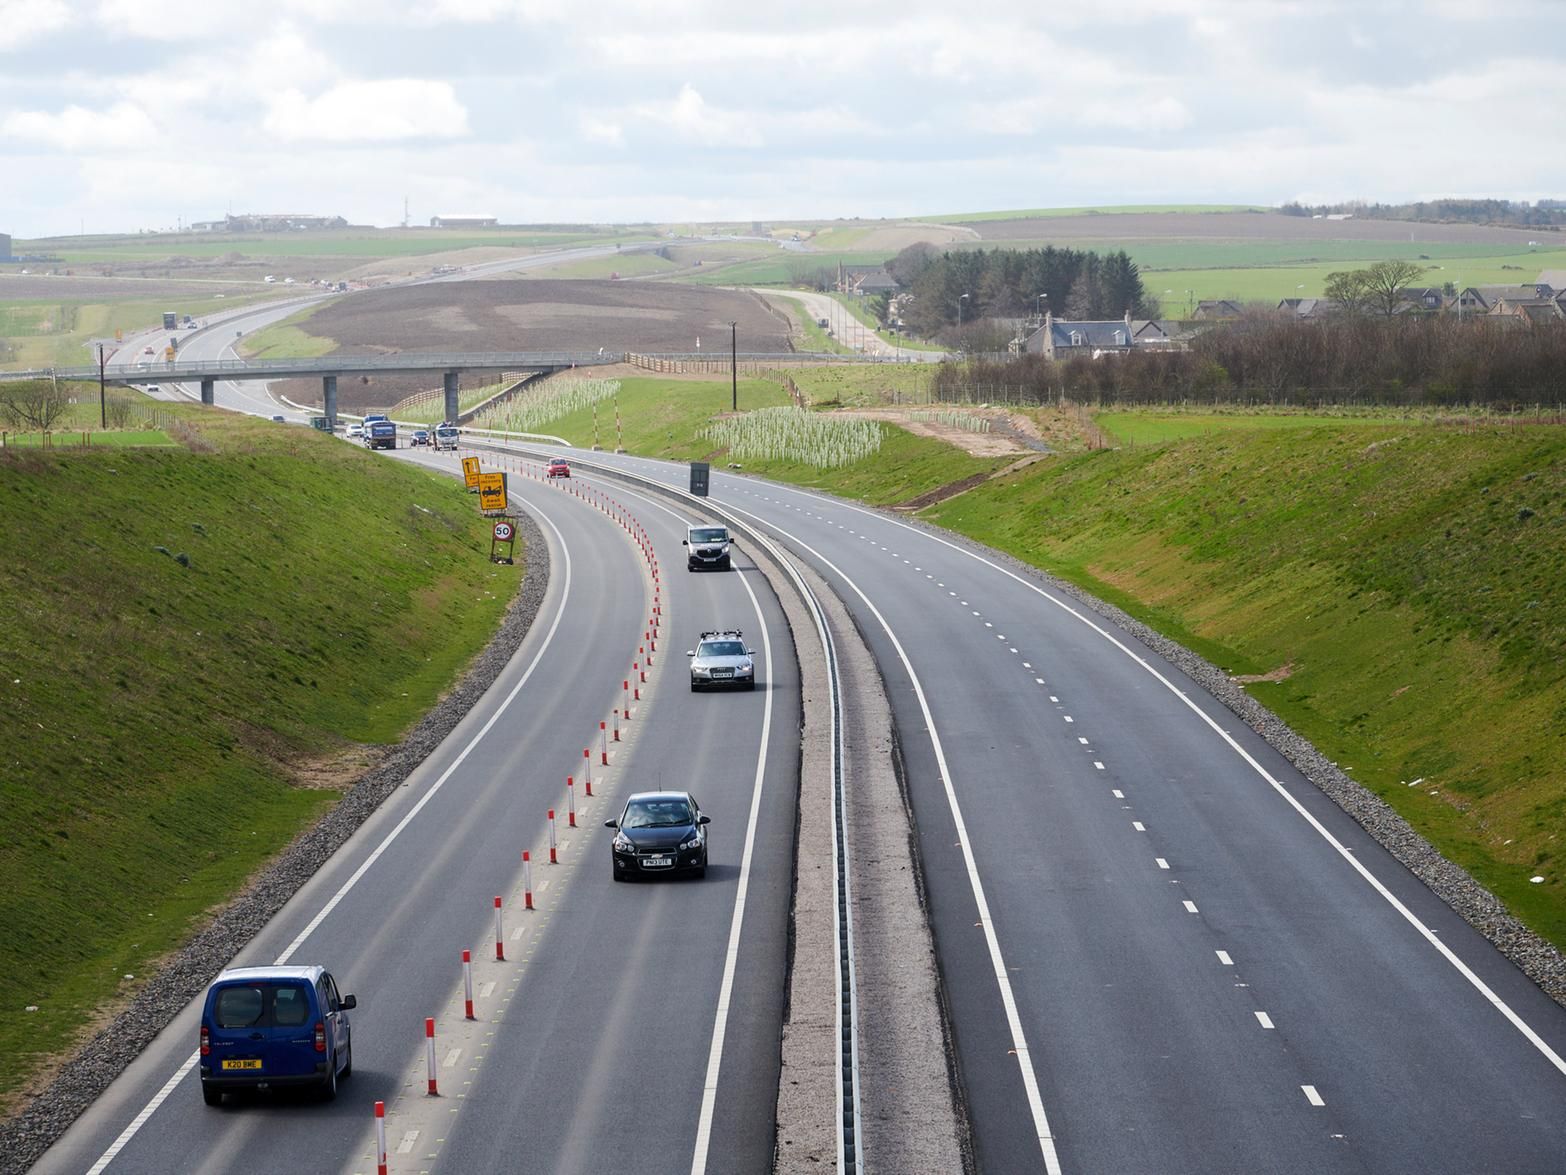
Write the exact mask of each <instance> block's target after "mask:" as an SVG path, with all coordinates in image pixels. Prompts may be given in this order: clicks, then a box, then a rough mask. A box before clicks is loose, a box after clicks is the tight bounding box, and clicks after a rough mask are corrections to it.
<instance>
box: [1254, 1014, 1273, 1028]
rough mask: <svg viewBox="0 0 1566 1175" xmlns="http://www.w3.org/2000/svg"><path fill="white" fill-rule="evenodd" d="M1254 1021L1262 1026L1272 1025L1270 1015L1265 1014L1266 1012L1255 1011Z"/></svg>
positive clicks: (1268, 1026) (1269, 1026)
mask: <svg viewBox="0 0 1566 1175" xmlns="http://www.w3.org/2000/svg"><path fill="white" fill-rule="evenodd" d="M1256 1023H1258V1024H1260V1025H1261V1026H1262V1027H1263V1028H1271V1027H1272V1017H1271V1016H1269V1015H1267V1013H1266V1012H1257V1013H1256Z"/></svg>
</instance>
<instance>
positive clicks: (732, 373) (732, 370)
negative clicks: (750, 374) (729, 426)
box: [729, 319, 739, 412]
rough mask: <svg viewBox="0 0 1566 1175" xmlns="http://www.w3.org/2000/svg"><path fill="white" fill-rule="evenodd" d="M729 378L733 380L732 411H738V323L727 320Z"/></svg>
mask: <svg viewBox="0 0 1566 1175" xmlns="http://www.w3.org/2000/svg"><path fill="white" fill-rule="evenodd" d="M729 378H730V379H731V380H732V381H733V383H732V386H733V389H734V401H733V407H734V411H736V412H738V411H739V334H738V325H737V323H736V322H735V321H734V320H733V319H730V320H729Z"/></svg>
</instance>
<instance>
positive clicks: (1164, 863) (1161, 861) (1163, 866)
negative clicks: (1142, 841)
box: [1153, 857, 1169, 869]
mask: <svg viewBox="0 0 1566 1175" xmlns="http://www.w3.org/2000/svg"><path fill="white" fill-rule="evenodd" d="M1153 860H1155V861H1157V862H1158V867H1159V868H1160V869H1167V868H1169V862H1168V861H1166V860H1164V859H1163V858H1162V857H1154V858H1153Z"/></svg>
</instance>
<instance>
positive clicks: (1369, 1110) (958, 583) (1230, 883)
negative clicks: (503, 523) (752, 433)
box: [584, 454, 1566, 1175]
mask: <svg viewBox="0 0 1566 1175" xmlns="http://www.w3.org/2000/svg"><path fill="white" fill-rule="evenodd" d="M584 458H585V455H584ZM593 459H597V460H601V461H603V463H605V464H613V465H615V466H617V467H621V468H626V469H633V470H635V471H637V472H638V473H640V474H642V475H644V476H648V477H651V478H655V479H658V480H661V481H663V482H666V483H667V484H670V485H674V486H681V485H683V484H684V482H685V480H686V471H685V469H684V468H683V467H679V466H671V465H668V464H664V463H659V462H652V461H646V460H642V459H636V458H626V457H613V456H605V457H600V456H599V455H597V454H594V455H593ZM711 501H712V502H713V503H714V504H716V505H718V506H720V507H726V508H728V509H731V510H732V511H733V512H734V514H735V516H736V517H737V518H740V519H744V520H747V521H750V522H752V523H754V524H756V525H759V526H761V527H762V528H763V529H764V530H765V531H767V532H769V533H772V534H774V535H776V536H778V537H780V538H781V539H782V540H783V541H784V543H785V544H786V545H787V546H789V547H790V548H792V549H793V551H795V552H796V553H797V554H798V555H799V556H800V557H801V558H803V559H806V560H808V561H809V562H811V563H812V564H814V565H815V566H816V567H817V568H818V569H819V570H820V571H821V572H822V574H823V575H824V576H825V577H826V578H827V579H828V581H829V582H831V583H833V584H834V585H835V586H836V587H837V589H838V590H839V592H840V593H841V594H842V595H843V597H844V598H845V600H846V601H847V602H848V606H849V608H850V610H851V611H852V612H853V613H854V615H855V616H856V618H857V620H858V623H859V625H860V627H861V629H862V630H863V631H864V633H865V634H866V636H867V638H868V639H869V642H870V644H871V647H872V649H873V651H874V652H875V654H876V656H877V658H878V660H879V662H880V665H881V667H882V672H883V674H884V675H885V677H886V680H887V686H888V692H889V694H890V696H891V699H892V706H893V716H894V720H895V722H896V725H897V729H898V732H899V736H900V743H901V752H902V755H903V758H904V762H905V767H906V771H907V786H908V790H909V796H910V801H911V804H912V808H913V812H914V817H915V820H916V823H917V836H918V846H919V850H920V853H921V856H922V859H923V868H924V872H925V882H926V886H927V892H928V899H929V904H930V912H931V918H932V921H933V926H934V932H935V938H936V945H937V951H938V955H939V960H940V966H941V970H942V974H943V977H944V981H945V984H946V988H947V998H948V999H949V1001H950V1006H951V1014H952V1019H953V1027H954V1036H955V1045H956V1058H957V1065H958V1071H959V1076H960V1080H961V1083H962V1087H963V1089H964V1092H965V1095H966V1101H967V1108H968V1112H969V1115H970V1118H971V1124H972V1129H973V1136H974V1143H975V1150H976V1157H977V1159H978V1163H979V1166H980V1167H981V1169H983V1170H985V1171H994V1172H1014V1171H1032V1170H1062V1171H1067V1172H1078V1171H1085V1172H1101V1171H1108V1172H1121V1171H1154V1170H1158V1171H1189V1172H1229V1171H1232V1172H1255V1171H1278V1172H1385V1171H1420V1172H1450V1173H1452V1175H1460V1173H1468V1172H1477V1171H1505V1172H1537V1173H1541V1175H1542V1173H1545V1172H1559V1171H1561V1170H1563V1169H1566V1063H1563V1062H1562V1059H1561V1057H1562V1055H1563V1054H1566V1011H1563V1010H1562V1009H1561V1008H1560V1007H1559V1006H1558V1005H1557V1004H1555V1003H1554V1002H1553V1001H1551V1000H1549V999H1548V998H1546V997H1545V996H1544V995H1543V994H1542V993H1541V992H1540V991H1539V990H1538V988H1537V987H1536V986H1535V985H1534V984H1533V983H1532V982H1531V981H1529V980H1528V979H1527V978H1526V977H1525V976H1524V975H1522V973H1521V972H1519V971H1517V970H1516V968H1515V967H1514V966H1513V965H1512V964H1511V963H1510V962H1508V961H1507V960H1506V959H1505V958H1504V957H1503V956H1501V955H1500V954H1499V953H1498V952H1497V951H1496V950H1495V949H1494V948H1493V947H1492V946H1491V945H1490V944H1489V943H1487V942H1486V941H1484V940H1483V939H1482V938H1481V937H1480V936H1479V935H1478V934H1477V933H1476V932H1474V931H1473V930H1472V929H1471V928H1469V927H1468V926H1467V924H1465V923H1464V922H1463V921H1462V920H1461V919H1460V918H1459V917H1458V916H1457V915H1456V914H1455V913H1453V912H1452V911H1451V910H1450V909H1449V908H1448V907H1447V906H1446V905H1445V904H1443V903H1442V902H1441V901H1440V900H1438V899H1437V898H1436V897H1435V896H1434V895H1433V894H1431V893H1430V892H1429V891H1428V890H1427V889H1426V888H1425V887H1424V886H1423V885H1422V884H1421V883H1420V882H1419V881H1417V880H1416V879H1415V878H1414V877H1413V876H1412V875H1411V874H1409V873H1408V872H1407V870H1406V869H1404V868H1403V866H1401V865H1400V864H1399V863H1398V862H1396V861H1395V860H1394V859H1393V858H1391V857H1390V856H1389V855H1388V854H1387V853H1386V852H1385V851H1384V850H1383V849H1382V848H1381V847H1380V846H1379V845H1377V844H1376V843H1375V842H1374V841H1373V840H1372V839H1371V838H1370V837H1369V835H1368V834H1366V833H1365V832H1364V830H1363V829H1361V828H1360V827H1359V826H1358V825H1357V824H1355V823H1354V822H1353V821H1352V820H1350V819H1349V818H1348V817H1347V816H1346V815H1345V814H1344V813H1343V812H1342V811H1341V810H1340V809H1338V808H1337V807H1336V806H1335V805H1334V804H1332V803H1331V802H1330V801H1329V800H1328V799H1327V798H1326V797H1325V796H1324V795H1323V794H1322V793H1321V792H1320V791H1318V790H1317V789H1316V788H1315V787H1314V786H1312V785H1311V784H1310V783H1309V782H1308V781H1307V780H1305V779H1304V778H1303V777H1302V776H1301V775H1300V774H1299V773H1298V772H1297V771H1296V770H1295V769H1294V768H1293V767H1292V766H1291V765H1290V764H1289V763H1288V762H1287V761H1285V760H1284V759H1283V758H1282V757H1281V756H1279V755H1278V754H1277V753H1275V752H1274V751H1273V750H1272V749H1271V748H1270V747H1268V746H1267V745H1266V744H1265V743H1264V742H1263V741H1262V740H1261V738H1260V737H1259V736H1257V735H1255V734H1254V733H1253V732H1252V731H1250V730H1249V729H1248V728H1247V727H1245V726H1244V725H1243V723H1241V722H1240V721H1239V720H1238V719H1237V718H1236V717H1235V716H1234V715H1233V714H1232V713H1231V712H1230V711H1228V710H1226V709H1225V708H1223V707H1222V706H1220V705H1219V704H1218V703H1217V702H1216V701H1214V700H1213V699H1212V698H1211V697H1210V696H1209V695H1207V694H1206V693H1205V692H1204V691H1203V690H1202V689H1201V688H1200V687H1199V686H1197V685H1196V684H1195V683H1194V682H1192V681H1191V680H1189V679H1188V678H1186V677H1185V676H1184V675H1183V674H1182V673H1181V672H1180V671H1179V670H1178V669H1176V668H1175V667H1174V666H1172V665H1170V664H1169V663H1167V662H1166V661H1164V660H1163V659H1161V658H1160V657H1158V656H1157V655H1155V654H1154V653H1152V652H1151V651H1150V650H1148V649H1146V648H1144V647H1142V646H1141V645H1139V644H1138V643H1137V642H1136V641H1135V640H1133V639H1132V638H1130V637H1129V636H1128V635H1126V634H1125V633H1123V632H1120V631H1118V630H1116V629H1114V628H1112V627H1110V626H1109V625H1108V624H1107V622H1105V621H1103V620H1102V619H1100V618H1099V617H1097V616H1096V615H1094V614H1092V613H1090V612H1087V611H1085V610H1084V609H1082V608H1081V607H1080V606H1079V605H1077V604H1075V603H1074V602H1073V601H1071V600H1070V599H1069V598H1067V597H1064V596H1060V595H1057V594H1055V593H1053V592H1051V591H1050V590H1048V589H1046V588H1044V587H1043V586H1041V585H1040V584H1039V583H1037V582H1036V581H1034V580H1033V579H1031V578H1027V577H1023V576H1020V575H1018V574H1016V573H1014V572H1013V571H1011V570H1010V569H1008V568H1007V567H1005V566H1002V565H1001V564H999V563H997V562H995V561H993V560H991V559H989V558H987V557H985V556H984V555H983V553H976V552H975V551H974V550H972V549H970V548H969V547H968V546H966V545H964V544H960V543H955V542H952V541H950V540H948V539H944V538H942V537H939V536H936V535H932V534H931V533H929V532H927V531H924V530H921V529H919V528H916V527H914V526H911V525H909V524H908V523H906V522H904V521H903V520H901V519H898V518H895V517H892V516H888V515H885V514H882V513H879V512H876V511H871V510H867V509H864V508H862V507H859V506H855V505H852V504H849V503H846V502H840V501H837V500H834V499H831V498H828V497H825V496H822V495H819V494H814V493H809V492H804V491H799V490H795V489H791V488H786V487H780V486H775V485H769V484H767V483H764V482H760V481H758V480H755V479H750V478H743V477H738V476H734V475H730V474H726V473H716V472H715V473H714V477H713V487H712V497H711ZM861 998H873V993H862V997H861Z"/></svg>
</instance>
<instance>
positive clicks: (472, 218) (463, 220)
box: [430, 213, 500, 228]
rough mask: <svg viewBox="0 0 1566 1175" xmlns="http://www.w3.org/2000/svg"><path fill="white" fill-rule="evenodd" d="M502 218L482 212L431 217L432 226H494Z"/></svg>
mask: <svg viewBox="0 0 1566 1175" xmlns="http://www.w3.org/2000/svg"><path fill="white" fill-rule="evenodd" d="M499 223H500V219H499V218H498V217H494V216H485V215H483V214H482V213H446V214H445V215H442V216H432V217H430V227H431V228H494V227H495V226H496V225H497V224H499Z"/></svg>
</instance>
